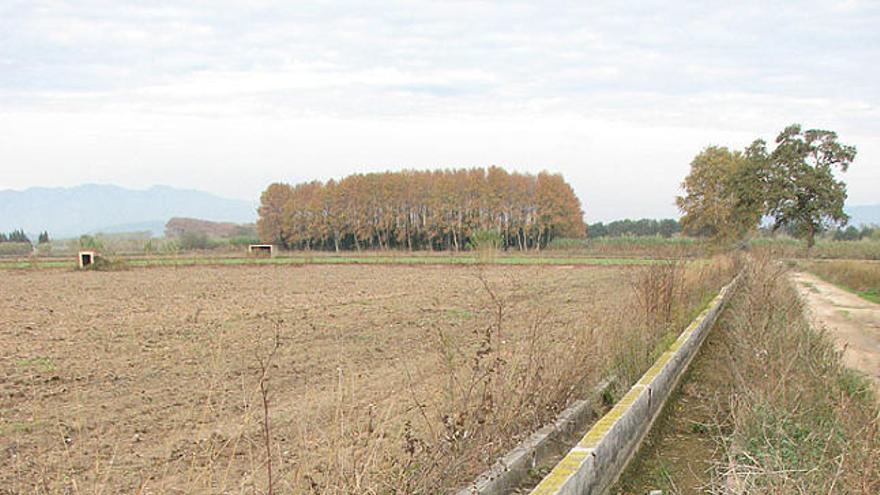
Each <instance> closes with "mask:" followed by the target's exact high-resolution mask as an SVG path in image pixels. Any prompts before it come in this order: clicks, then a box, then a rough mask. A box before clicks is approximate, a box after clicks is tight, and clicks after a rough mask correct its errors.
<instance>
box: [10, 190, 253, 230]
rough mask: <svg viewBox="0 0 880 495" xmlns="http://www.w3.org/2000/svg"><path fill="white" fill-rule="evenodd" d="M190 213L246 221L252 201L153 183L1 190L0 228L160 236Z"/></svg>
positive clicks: (190, 215)
mask: <svg viewBox="0 0 880 495" xmlns="http://www.w3.org/2000/svg"><path fill="white" fill-rule="evenodd" d="M173 217H191V218H200V219H203V220H212V221H218V222H234V223H250V222H254V221H256V219H257V213H256V204H254V203H251V202H249V201H243V200H238V199H228V198H221V197H219V196H215V195H213V194H210V193H206V192H204V191H196V190H191V189H175V188H173V187H168V186H153V187H151V188H149V189H144V190H136V189H126V188H123V187H119V186H114V185H100V184H84V185H81V186H76V187H69V188H46V187H34V188H30V189H25V190H23V191H13V190H0V232H8V231H11V230H13V229H19V228H21V229H24V230H25V232H27V233H29V234H36V233H37V232H42V231H44V230H46V231H48V232H49V236H50V237H52V238H66V237H76V236H79V235H82V234H88V233H96V232H105V233H111V232H113V233H116V232H134V231H150V232H152V233H153V235H156V236H161V235H162V234H163V232H164V229H165V222H167V221H168V220H169V219H170V218H173Z"/></svg>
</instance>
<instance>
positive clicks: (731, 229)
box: [675, 146, 763, 242]
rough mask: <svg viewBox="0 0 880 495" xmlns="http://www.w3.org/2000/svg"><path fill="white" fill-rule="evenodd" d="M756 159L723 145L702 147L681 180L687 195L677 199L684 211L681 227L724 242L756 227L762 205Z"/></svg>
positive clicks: (741, 235) (679, 206)
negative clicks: (689, 170) (753, 159)
mask: <svg viewBox="0 0 880 495" xmlns="http://www.w3.org/2000/svg"><path fill="white" fill-rule="evenodd" d="M756 163H757V162H754V161H751V160H749V159H748V158H747V156H746V154H744V153H742V152H739V151H731V150H729V149H727V148H724V147H718V146H710V147H708V148H706V149H704V150H703V151H701V152H700V153H699V154H698V155H697V156H696V157H695V158H694V159H693V161H692V162H691V172H690V174H688V176H687V177H686V178H685V180H684V182H683V183H682V188H683V189H684V191H685V195H684V196H679V197H677V198H676V200H675V202H676V204H677V205H678V208H679V209H680V210H681V211H682V213H683V216H682V218H681V226H682V229H683V230H684V231H685V232H687V233H690V234H706V235H711V236H712V237H713V238H714V239H715V240H716V241H719V242H725V241H731V240H735V239H740V238H742V237H743V236H745V235H746V234H747V233H748V232H749V231H750V230H752V229H754V228H756V227H757V226H758V224H759V222H760V221H761V213H762V206H763V205H762V199H761V198H762V189H763V186H762V181H761V174H760V173H759V172H758V170H756Z"/></svg>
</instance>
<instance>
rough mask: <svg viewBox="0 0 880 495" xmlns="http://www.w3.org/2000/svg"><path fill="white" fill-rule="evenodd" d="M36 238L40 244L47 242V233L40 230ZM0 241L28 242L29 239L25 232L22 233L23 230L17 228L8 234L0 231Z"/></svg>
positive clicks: (29, 241)
mask: <svg viewBox="0 0 880 495" xmlns="http://www.w3.org/2000/svg"><path fill="white" fill-rule="evenodd" d="M38 239H39V240H38V242H39V243H40V244H43V243H46V242H49V233H48V232H41V233H40V236H39V238H38ZM0 242H17V243H22V244H30V243H31V240H30V239H29V238H28V236H27V234H25V233H24V230H22V229H18V230H13V231H12V232H10V233H8V234H6V233H3V232H0Z"/></svg>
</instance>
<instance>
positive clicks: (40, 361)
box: [15, 357, 58, 373]
mask: <svg viewBox="0 0 880 495" xmlns="http://www.w3.org/2000/svg"><path fill="white" fill-rule="evenodd" d="M15 364H16V365H18V366H21V367H22V368H33V369H35V370H37V371H39V372H40V373H51V372H53V371H55V370H56V369H58V367H57V366H56V365H55V362H54V361H52V359H50V358H47V357H37V358H28V359H19V360H18V361H16V363H15Z"/></svg>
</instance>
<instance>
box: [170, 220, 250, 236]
mask: <svg viewBox="0 0 880 495" xmlns="http://www.w3.org/2000/svg"><path fill="white" fill-rule="evenodd" d="M187 234H199V235H205V236H207V237H212V238H214V237H216V238H221V239H230V238H233V237H250V238H255V237H257V228H256V226H255V225H254V224H252V223H247V224H239V223H232V222H212V221H210V220H201V219H198V218H184V217H174V218H172V219H171V220H168V222H167V223H166V224H165V237H169V238H179V237H183V236H185V235H187Z"/></svg>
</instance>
